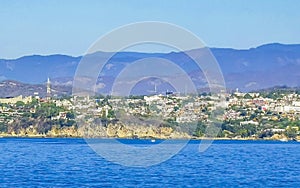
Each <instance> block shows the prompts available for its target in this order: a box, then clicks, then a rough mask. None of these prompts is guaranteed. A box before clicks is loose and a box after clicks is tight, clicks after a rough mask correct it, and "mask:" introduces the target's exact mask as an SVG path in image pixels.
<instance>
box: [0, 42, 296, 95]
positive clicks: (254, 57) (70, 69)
mask: <svg viewBox="0 0 300 188" xmlns="http://www.w3.org/2000/svg"><path fill="white" fill-rule="evenodd" d="M200 50H201V49H195V50H194V53H197V52H198V51H199V52H200ZM211 51H212V53H213V54H214V56H215V57H216V59H217V61H218V62H219V65H220V67H221V69H222V72H223V74H224V78H225V81H226V86H227V87H228V88H231V89H235V88H239V89H240V90H241V91H250V90H257V89H264V88H269V87H273V86H276V85H277V86H278V85H286V86H289V87H297V86H300V44H291V45H288V44H278V43H273V44H266V45H262V46H259V47H257V48H251V49H247V50H236V49H227V48H211ZM97 53H98V55H99V56H101V55H103V56H104V55H106V53H104V52H97ZM146 57H161V58H166V59H169V60H171V61H173V62H174V63H176V64H178V65H180V66H182V67H184V70H185V71H186V72H187V73H188V74H189V75H190V76H191V77H193V76H194V75H201V74H199V73H198V72H197V71H196V72H195V70H194V67H193V65H192V64H191V63H189V62H190V61H191V60H190V59H189V58H188V57H187V56H186V55H185V54H184V53H183V52H176V53H175V52H171V53H136V52H121V53H117V54H116V55H115V56H114V57H113V58H112V59H111V60H110V61H109V62H108V63H109V65H108V66H107V69H106V70H107V71H106V75H105V76H103V78H101V80H102V81H103V80H104V82H105V87H108V85H110V84H111V83H112V82H113V80H114V78H115V77H116V75H117V74H118V73H119V72H120V71H121V70H122V69H123V68H124V67H125V66H126V65H127V64H128V63H131V62H133V61H135V60H138V59H141V58H146ZM80 60H81V57H71V56H66V55H50V56H39V55H33V56H24V57H21V58H18V59H0V81H3V80H16V81H18V82H23V83H29V84H42V83H44V82H45V81H46V79H47V77H50V78H51V80H52V81H53V82H54V83H55V84H56V85H67V86H71V85H72V78H73V76H74V74H75V71H76V68H77V65H78V63H79V61H80ZM203 79H204V78H203ZM203 79H198V81H196V82H198V83H196V85H197V87H201V85H203V84H204V83H203ZM196 80H197V79H196ZM146 84H147V83H146ZM144 87H153V86H152V85H150V84H149V83H148V86H147V85H146V86H145V85H144ZM147 89H149V88H147ZM104 90H105V88H103V91H104ZM106 90H107V89H106Z"/></svg>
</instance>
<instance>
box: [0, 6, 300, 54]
mask: <svg viewBox="0 0 300 188" xmlns="http://www.w3.org/2000/svg"><path fill="white" fill-rule="evenodd" d="M137 21H139V22H140V21H164V22H170V23H173V24H176V25H179V26H182V27H184V28H186V29H188V30H190V31H191V32H193V33H195V34H196V35H197V36H198V37H200V38H201V39H202V40H203V41H204V42H205V44H207V46H210V47H230V48H239V49H240V48H250V47H256V46H258V45H261V44H265V43H272V42H280V43H287V44H288V43H300V1H298V0H281V1H279V0H246V1H243V0H218V1H216V0H202V1H201V0H168V1H162V0H157V1H154V0H149V1H148V0H95V1H92V0H91V1H83V0H82V1H81V0H77V1H76V0H57V1H56V0H51V1H50V0H48V1H40V0H19V1H14V0H0V23H1V26H0V44H1V46H0V58H17V57H20V56H23V55H31V54H42V55H46V54H57V53H60V54H67V55H73V56H78V55H81V54H84V52H85V51H86V50H87V49H88V47H89V46H90V45H91V44H92V43H93V42H94V41H95V40H96V39H98V38H99V37H100V36H102V35H104V34H106V33H108V32H109V31H111V30H112V29H114V28H116V27H120V26H122V25H124V24H129V23H132V22H137Z"/></svg>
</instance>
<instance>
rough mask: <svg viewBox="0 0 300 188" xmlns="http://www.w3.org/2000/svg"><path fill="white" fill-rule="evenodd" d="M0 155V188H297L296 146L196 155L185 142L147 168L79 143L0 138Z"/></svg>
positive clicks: (258, 145)
mask: <svg viewBox="0 0 300 188" xmlns="http://www.w3.org/2000/svg"><path fill="white" fill-rule="evenodd" d="M106 142H107V140H106ZM120 142H122V143H123V144H128V145H130V144H131V145H141V146H145V147H148V146H151V144H156V142H151V141H150V140H120ZM171 146H172V144H170V147H171ZM0 155H1V156H0V187H300V143H298V142H280V141H278V142H277V141H214V142H213V144H212V145H211V146H210V147H209V148H208V149H207V150H206V151H205V152H202V153H200V152H199V141H190V142H189V144H187V145H186V147H185V148H184V149H183V150H181V151H180V152H179V153H178V154H177V155H175V156H173V157H172V158H170V159H169V160H167V161H165V162H162V163H160V164H158V165H154V166H150V167H147V168H145V167H138V168H137V167H125V166H122V165H119V164H115V163H112V162H110V161H107V160H106V159H104V158H102V157H101V156H99V155H98V154H97V153H96V152H94V151H93V150H92V149H91V148H90V147H89V145H88V144H86V142H85V140H83V139H69V138H68V139H61V138H59V139H54V138H45V139H44V138H43V139H29V138H28V139H27V138H26V139H25V138H0Z"/></svg>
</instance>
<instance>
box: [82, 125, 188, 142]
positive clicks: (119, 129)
mask: <svg viewBox="0 0 300 188" xmlns="http://www.w3.org/2000/svg"><path fill="white" fill-rule="evenodd" d="M78 132H80V135H82V136H83V137H108V138H158V139H171V138H173V139H174V138H191V136H190V135H188V134H187V133H183V132H179V131H176V130H174V129H173V128H171V127H155V126H137V125H134V126H133V125H124V124H109V125H108V126H107V127H98V128H95V127H92V126H84V127H80V128H79V129H78Z"/></svg>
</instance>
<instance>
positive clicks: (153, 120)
mask: <svg viewBox="0 0 300 188" xmlns="http://www.w3.org/2000/svg"><path fill="white" fill-rule="evenodd" d="M220 98H223V99H224V100H223V101H222V103H223V107H221V106H220V102H221V101H220ZM222 108H224V110H223V111H222V113H221V114H220V113H219V114H217V115H214V114H215V113H214V112H215V111H217V110H218V109H222ZM214 121H217V122H219V123H218V128H219V131H218V133H217V134H215V135H209V134H208V131H207V129H208V127H209V126H210V125H211V124H212V122H214ZM299 127H300V94H299V91H296V90H289V89H280V88H279V89H273V90H271V91H262V92H249V93H245V92H240V91H238V90H236V91H235V92H231V93H227V94H223V96H220V95H213V94H210V93H201V94H198V95H184V96H183V95H180V94H176V93H173V92H168V93H164V94H153V95H149V96H128V97H116V96H109V95H107V96H103V95H100V96H84V97H82V96H81V97H80V96H64V97H53V96H51V89H50V84H48V85H47V96H46V97H40V96H39V95H38V93H36V94H35V95H34V96H26V97H22V96H17V97H10V98H1V99H0V135H1V136H3V137H4V136H5V137H90V136H91V137H116V138H161V139H177V138H195V139H200V138H207V137H216V138H220V139H271V140H282V141H287V140H298V139H299Z"/></svg>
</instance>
